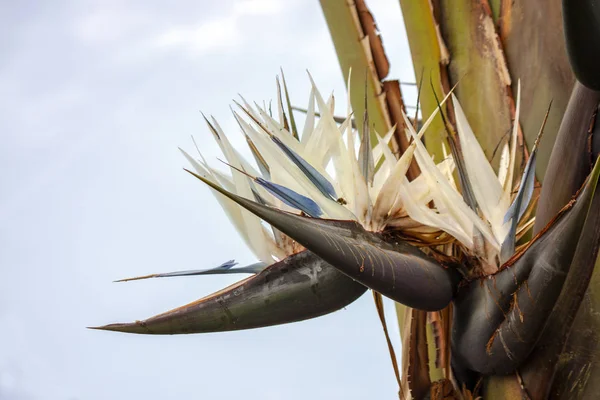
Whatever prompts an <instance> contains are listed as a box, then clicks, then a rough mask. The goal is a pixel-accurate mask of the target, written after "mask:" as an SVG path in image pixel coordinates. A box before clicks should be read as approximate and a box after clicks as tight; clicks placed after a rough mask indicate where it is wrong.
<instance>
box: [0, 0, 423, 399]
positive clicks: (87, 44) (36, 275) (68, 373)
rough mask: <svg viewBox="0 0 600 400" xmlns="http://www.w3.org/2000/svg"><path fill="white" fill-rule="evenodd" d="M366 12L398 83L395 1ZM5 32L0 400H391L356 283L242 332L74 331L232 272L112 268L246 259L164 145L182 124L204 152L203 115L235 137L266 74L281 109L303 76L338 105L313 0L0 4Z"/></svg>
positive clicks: (209, 200) (367, 300)
mask: <svg viewBox="0 0 600 400" xmlns="http://www.w3.org/2000/svg"><path fill="white" fill-rule="evenodd" d="M368 4H369V5H370V6H371V8H372V10H373V11H374V14H375V16H376V18H377V22H378V23H379V27H380V29H381V31H382V33H383V35H384V45H386V50H387V52H388V55H389V56H390V58H391V62H392V73H391V75H392V76H393V77H395V78H401V79H403V80H406V81H412V80H413V77H412V67H411V65H410V57H409V53H408V49H407V45H406V42H405V34H404V27H403V25H402V21H401V16H400V8H399V3H398V1H397V0H369V2H368ZM0 38H1V39H0V90H1V93H2V95H1V96H0V109H1V110H2V112H0V134H1V135H2V136H1V137H2V145H1V146H0V272H1V278H0V326H1V327H2V330H1V331H0V343H1V345H0V399H1V400H19V399H22V400H25V399H26V400H32V399H34V400H37V399H43V400H46V399H49V400H74V399H79V400H87V399H89V400H105V399H138V398H140V399H141V398H144V399H169V398H177V399H235V398H239V397H242V396H243V397H244V398H248V399H307V398H310V399H321V398H323V399H325V398H327V399H367V398H377V399H394V398H397V397H396V392H397V385H396V382H395V379H394V376H393V370H392V367H391V363H390V361H389V355H388V352H387V347H386V344H385V340H384V336H383V333H382V330H381V326H380V324H379V321H378V318H377V314H376V312H375V308H374V305H373V301H372V297H371V295H370V294H367V295H365V296H363V297H362V298H361V299H359V300H358V301H357V302H355V303H354V304H352V305H350V306H349V307H348V308H347V309H346V310H342V311H339V312H337V313H334V314H332V315H329V316H325V317H322V318H318V319H315V320H310V321H306V322H301V323H296V324H291V325H285V326H280V327H272V328H266V329H257V330H251V331H241V332H233V333H222V334H206V335H188V336H162V337H151V336H139V335H124V334H117V333H110V332H99V331H90V330H86V329H85V328H84V327H85V326H88V325H98V324H104V323H110V322H117V321H129V320H135V319H140V318H144V317H148V316H150V315H154V314H156V313H158V312H162V311H164V310H167V309H170V308H173V307H175V306H178V305H182V304H185V303H187V302H190V301H192V300H195V299H197V298H200V297H202V296H204V295H206V294H209V293H211V292H213V291H215V290H217V289H220V288H222V287H224V286H225V285H227V284H230V283H232V282H233V281H236V280H238V279H240V277H239V276H238V277H236V276H223V277H190V278H175V279H165V280H150V281H143V282H132V283H128V284H116V283H112V281H113V280H114V279H118V278H123V277H127V276H134V275H139V274H146V273H151V272H163V271H171V270H180V269H190V268H205V267H211V266H215V265H218V264H220V263H222V262H223V261H226V260H228V259H232V258H235V259H236V260H238V261H239V262H240V263H242V264H243V263H250V262H253V261H255V259H254V257H253V256H252V254H251V253H250V252H249V250H248V249H246V248H245V247H244V245H243V242H242V240H241V239H239V238H238V236H237V234H236V232H235V231H234V230H233V228H232V227H231V226H230V224H229V222H228V220H227V218H226V217H225V215H224V214H223V212H222V211H221V210H220V208H219V207H218V204H217V203H216V201H215V200H214V198H213V196H212V195H211V193H210V192H209V190H208V189H207V188H206V187H203V186H202V185H201V184H200V183H199V182H198V181H196V180H194V179H192V178H191V177H190V176H189V175H188V174H186V173H184V172H183V170H182V167H183V166H185V165H186V163H185V160H184V159H183V157H181V155H180V153H179V152H178V150H177V147H178V146H181V147H183V148H187V149H192V148H193V147H192V143H191V140H190V135H194V136H195V137H196V139H197V141H198V143H199V146H200V147H201V148H202V150H203V152H204V154H205V155H206V156H207V158H208V159H209V160H215V157H217V156H218V152H217V146H216V145H215V144H214V143H213V142H212V137H211V135H210V133H209V132H208V130H207V129H206V127H205V126H204V125H203V122H202V118H201V115H200V113H199V112H198V111H199V110H202V111H203V112H205V113H207V114H213V115H215V117H217V119H219V121H220V122H221V125H222V126H223V128H224V129H225V130H226V131H227V132H231V136H232V137H234V138H235V137H236V135H237V134H238V132H237V126H236V125H235V123H234V121H233V119H232V118H231V117H230V115H229V105H230V104H231V99H233V98H235V97H236V96H237V93H241V94H243V95H244V97H245V98H247V99H248V100H256V101H262V100H267V101H268V100H269V99H271V98H273V97H274V93H275V79H274V77H275V75H276V74H277V73H278V71H279V67H280V66H281V67H283V68H284V71H285V72H286V78H287V80H288V85H289V89H290V91H291V95H292V99H293V101H294V102H295V103H297V104H299V105H304V104H305V102H306V99H307V97H308V93H309V82H308V79H307V77H306V72H305V70H306V69H309V70H310V71H311V73H312V74H313V76H314V78H315V81H316V82H317V84H318V86H319V87H320V88H321V90H322V91H323V92H325V93H329V92H330V91H332V90H333V91H334V92H335V93H336V94H337V97H336V98H337V100H338V101H337V106H338V109H339V110H340V111H342V110H345V107H346V106H345V90H344V86H343V81H342V76H341V71H340V69H339V66H338V63H337V59H336V56H335V52H334V49H333V45H332V43H331V39H330V37H329V32H328V31H327V27H326V24H325V20H324V18H323V16H322V13H321V10H320V7H319V3H318V2H317V1H308V0H285V1H284V0H272V1H263V0H260V1H219V2H217V1H207V0H200V1H197V0H196V1H191V0H185V1H174V2H162V1H118V0H105V1H87V0H80V1H67V0H60V1H32V0H30V1H27V0H24V1H3V2H1V3H0ZM406 97H407V98H408V99H409V103H410V99H413V101H414V93H411V92H410V91H407V92H406ZM234 142H237V143H241V142H242V141H241V140H239V137H238V140H237V141H236V140H235V139H234ZM387 306H388V309H387V311H388V316H389V318H390V319H391V320H390V324H389V325H390V329H391V332H392V335H393V336H394V340H396V350H397V351H398V352H400V348H399V345H398V341H397V326H396V324H395V321H394V319H393V318H394V315H395V314H394V312H393V310H392V307H391V303H387Z"/></svg>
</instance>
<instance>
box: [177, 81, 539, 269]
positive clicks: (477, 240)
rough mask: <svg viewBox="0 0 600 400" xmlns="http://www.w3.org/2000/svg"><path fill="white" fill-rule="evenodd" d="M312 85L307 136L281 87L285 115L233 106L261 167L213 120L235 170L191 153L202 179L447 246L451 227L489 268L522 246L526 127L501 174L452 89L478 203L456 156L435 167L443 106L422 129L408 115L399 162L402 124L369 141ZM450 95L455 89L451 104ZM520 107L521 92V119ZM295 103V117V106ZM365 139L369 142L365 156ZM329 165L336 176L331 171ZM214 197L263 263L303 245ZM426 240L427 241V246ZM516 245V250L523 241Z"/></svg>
mask: <svg viewBox="0 0 600 400" xmlns="http://www.w3.org/2000/svg"><path fill="white" fill-rule="evenodd" d="M311 83H312V91H311V94H310V99H309V104H308V107H307V114H306V118H305V123H304V127H303V129H302V134H301V136H300V137H299V135H298V134H297V133H296V130H295V127H293V128H292V127H291V126H290V123H289V122H288V117H287V116H286V113H285V111H284V106H283V104H282V100H281V92H280V93H279V96H278V102H277V104H278V115H279V120H276V119H274V118H273V117H272V116H271V115H270V114H269V113H268V112H267V111H266V110H265V109H263V108H261V107H260V106H258V105H256V104H255V105H254V106H251V105H250V104H249V103H247V102H246V101H245V100H243V99H242V102H243V105H239V104H238V106H239V107H240V109H241V111H242V114H243V116H242V115H239V114H238V113H237V112H235V111H234V112H233V113H234V116H235V119H236V121H237V122H238V124H239V126H240V129H241V131H242V134H243V135H244V136H245V138H246V140H247V142H248V144H249V146H250V149H251V151H252V154H253V155H254V158H255V161H256V164H257V165H258V168H255V167H253V166H252V164H251V163H250V162H248V161H247V160H245V159H244V158H243V157H242V156H241V155H240V153H239V152H238V151H236V150H235V149H234V148H233V147H232V146H231V143H230V142H229V140H228V139H227V136H226V134H225V132H223V130H222V129H221V127H220V126H219V124H218V123H217V121H216V120H214V119H212V121H210V122H209V121H208V120H206V122H207V123H208V126H209V129H210V130H211V132H212V133H213V135H214V137H215V140H216V141H217V143H218V144H219V146H220V148H221V151H222V152H223V155H224V156H225V158H226V160H227V164H229V166H230V167H231V174H230V175H229V174H226V173H222V172H219V171H218V170H217V169H215V168H213V167H212V166H210V165H209V164H208V163H207V162H206V160H205V159H204V157H202V155H200V158H201V159H200V160H196V159H194V158H193V157H192V156H190V155H189V154H188V153H187V152H185V151H183V150H182V152H183V154H184V155H185V157H186V158H187V159H188V161H189V162H190V163H191V164H192V166H193V167H194V169H195V170H196V172H197V173H198V174H199V175H201V176H203V177H205V178H206V179H208V180H210V181H211V182H213V183H215V184H217V185H219V186H221V187H222V188H224V189H226V190H227V191H229V192H232V193H234V194H236V195H239V196H242V197H245V198H247V199H250V200H253V201H258V202H261V203H263V204H267V205H270V206H273V207H276V208H279V209H282V210H285V211H288V212H293V213H302V214H305V215H308V216H311V217H313V218H327V219H339V220H354V221H357V222H358V223H359V224H361V225H362V226H363V227H364V228H365V229H367V230H370V231H374V232H382V231H396V232H399V233H401V234H402V235H405V236H408V237H411V236H417V237H420V235H427V237H428V238H430V239H431V238H433V239H432V246H435V245H437V244H439V243H440V241H439V240H435V238H439V237H441V236H443V235H444V233H446V234H447V235H445V236H446V237H448V240H446V243H448V241H452V240H456V241H458V242H459V243H460V244H461V245H462V247H463V248H465V249H466V250H467V251H468V252H469V253H470V254H471V255H473V256H476V257H478V258H480V259H481V260H483V264H484V265H487V266H490V265H492V266H494V267H497V266H498V265H499V262H500V253H501V249H502V247H503V243H505V242H507V238H508V237H509V236H510V232H512V234H513V237H512V238H508V242H512V243H514V231H511V223H510V222H508V221H507V217H509V218H508V220H510V215H508V216H507V212H508V211H509V208H510V206H511V190H512V185H511V182H512V179H513V174H514V165H515V158H516V157H515V155H516V135H517V129H518V127H517V125H518V124H517V123H515V128H514V131H513V134H512V138H511V140H510V145H509V144H508V143H507V144H506V145H505V146H504V147H503V149H502V156H501V163H500V171H499V173H498V175H496V173H495V172H494V170H493V168H492V166H491V165H490V163H489V161H488V159H487V158H486V156H485V153H484V152H483V150H482V148H481V146H480V145H479V143H478V141H477V139H476V137H475V135H474V133H473V131H472V129H471V127H470V126H469V123H468V121H467V118H466V116H465V114H464V112H463V110H462V108H461V107H460V104H459V103H458V100H457V99H456V97H454V95H453V94H452V101H453V103H454V116H455V120H456V127H457V134H458V139H459V143H460V149H461V152H460V154H461V156H462V157H463V160H464V168H465V170H464V171H459V173H462V174H464V175H466V176H467V181H466V182H468V184H469V185H470V189H471V190H472V193H473V195H474V198H475V200H476V203H477V206H476V207H473V206H470V205H468V204H467V203H466V202H465V200H463V196H462V194H461V193H460V192H459V190H458V189H457V182H455V180H454V174H453V173H454V170H455V162H454V161H455V160H454V159H453V157H452V156H451V155H446V154H445V158H444V159H443V160H442V161H441V162H439V163H437V164H436V163H435V162H434V160H433V159H432V157H431V155H430V154H429V153H428V152H427V149H426V148H425V146H424V144H423V143H422V142H421V140H420V139H421V138H422V136H423V134H424V133H425V131H426V130H427V129H428V127H429V126H430V124H431V122H432V120H433V119H434V118H435V116H436V115H437V114H438V110H436V111H435V112H434V113H433V114H432V115H431V116H429V118H428V119H427V120H426V121H425V122H424V123H423V125H422V127H421V128H420V130H419V131H418V132H417V131H416V130H415V129H414V128H413V126H412V124H411V122H410V121H409V119H408V117H406V115H404V119H405V124H406V127H407V128H406V134H407V136H408V137H409V138H411V139H412V141H411V144H410V145H409V147H408V149H407V150H406V151H405V152H404V153H403V154H402V156H401V157H400V158H399V159H398V158H397V157H396V156H395V155H394V154H393V153H392V151H391V150H390V148H389V141H390V139H391V138H392V136H393V133H394V131H395V129H391V130H390V131H389V132H387V133H386V134H385V135H384V136H383V137H382V136H380V135H379V133H375V134H374V136H375V137H376V138H377V140H378V142H377V144H376V145H375V146H370V145H369V141H368V140H366V139H367V138H364V139H365V140H361V139H359V137H358V132H357V130H356V129H354V128H353V127H352V123H351V121H352V120H351V119H352V112H351V110H350V108H349V110H348V115H347V117H346V119H345V120H344V121H343V122H342V123H339V124H338V122H336V118H334V116H333V97H331V98H330V99H329V101H328V102H325V100H324V99H323V97H322V96H321V94H320V92H319V91H318V90H317V88H316V86H315V84H314V82H312V78H311ZM278 85H279V84H278ZM286 93H287V91H286ZM448 97H450V95H448V96H446V98H445V99H444V100H443V101H442V103H443V102H445V101H446V100H447V99H448ZM315 103H316V106H317V108H318V114H317V113H316V111H315ZM519 103H520V100H519V95H517V117H516V121H518V113H519V111H518V110H519ZM288 106H289V99H288ZM288 109H289V112H290V113H291V107H288ZM317 115H318V120H317V118H316V117H317ZM338 120H339V119H338ZM315 121H317V122H316V124H315ZM359 142H361V143H360V144H361V146H360V149H359V151H358V152H357V147H358V144H359ZM444 151H446V149H445V147H444ZM413 161H416V163H417V165H418V166H419V168H420V170H421V175H420V176H418V177H417V178H416V179H414V180H412V181H409V180H408V179H407V177H406V173H407V171H408V168H409V166H410V165H411V163H412V162H413ZM330 165H331V166H332V168H329V170H331V171H332V173H329V172H328V166H330ZM369 165H374V166H377V168H376V169H375V171H374V174H373V176H369V174H370V172H369ZM214 193H215V195H216V197H217V199H218V201H219V202H220V204H221V206H222V207H223V209H224V210H225V212H226V213H227V215H228V217H229V219H230V220H231V221H232V223H233V224H234V226H235V227H236V229H237V230H238V232H239V233H240V235H241V236H242V238H243V239H244V241H245V242H246V244H247V245H248V247H249V248H250V249H251V250H252V251H253V252H254V254H255V255H256V256H257V257H258V258H259V259H260V260H261V261H262V262H263V263H264V265H269V264H272V263H273V261H274V260H281V259H283V258H284V257H285V256H287V255H290V254H293V253H295V252H298V251H299V250H300V249H301V246H299V245H298V244H296V243H295V242H294V241H292V240H290V239H289V238H287V237H286V236H284V235H283V234H281V233H280V232H278V231H277V230H276V229H273V230H272V231H269V230H268V229H267V228H266V227H265V225H264V224H263V223H262V222H261V220H260V219H259V218H258V217H257V216H255V215H253V214H251V213H250V212H248V211H247V210H245V209H243V208H242V207H240V206H239V205H237V204H235V203H234V202H233V201H231V200H229V199H228V198H226V197H224V196H223V195H221V194H219V193H217V192H214ZM526 197H527V198H526V199H525V200H524V203H523V202H522V203H521V206H520V208H519V209H520V213H519V218H520V217H521V216H522V212H521V210H522V211H524V208H526V206H527V205H528V203H529V200H530V198H531V193H529V194H528V195H527V196H526ZM523 205H524V206H523ZM513 208H514V207H513ZM513 214H514V212H513ZM448 235H449V236H448ZM423 245H424V246H427V243H424V244H423ZM512 248H513V251H514V244H513V247H512Z"/></svg>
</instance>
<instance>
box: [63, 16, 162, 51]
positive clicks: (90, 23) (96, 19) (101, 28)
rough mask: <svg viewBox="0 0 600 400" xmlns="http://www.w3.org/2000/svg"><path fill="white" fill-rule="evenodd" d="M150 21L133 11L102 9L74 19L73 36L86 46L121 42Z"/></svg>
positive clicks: (147, 17)
mask: <svg viewBox="0 0 600 400" xmlns="http://www.w3.org/2000/svg"><path fill="white" fill-rule="evenodd" d="M150 21H151V19H150V18H149V16H148V15H147V14H145V13H144V12H141V11H140V10H135V9H126V8H102V9H96V10H94V11H92V12H88V13H87V14H85V15H84V16H82V17H80V18H77V19H75V21H74V24H73V30H74V34H75V36H76V37H77V39H79V40H81V41H82V42H84V43H86V44H92V45H93V44H109V43H114V42H116V41H118V40H123V39H124V38H126V37H127V36H128V35H130V34H131V33H132V32H134V31H135V30H137V29H139V28H141V27H143V26H144V25H147V24H148V23H149V22H150Z"/></svg>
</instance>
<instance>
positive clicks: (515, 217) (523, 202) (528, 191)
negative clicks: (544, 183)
mask: <svg viewBox="0 0 600 400" xmlns="http://www.w3.org/2000/svg"><path fill="white" fill-rule="evenodd" d="M536 154H537V148H535V149H534V150H533V151H532V152H531V157H529V160H528V161H527V165H526V166H525V171H523V176H522V177H521V184H520V185H519V191H518V192H517V196H516V197H515V200H514V201H513V203H512V204H511V205H510V207H509V208H508V211H507V212H506V214H505V215H504V223H506V222H508V221H511V223H510V229H509V231H508V235H507V236H506V239H504V242H503V243H502V248H501V250H500V260H501V261H502V262H504V261H506V260H508V259H509V258H510V257H511V256H512V255H513V254H514V252H515V237H516V235H517V224H518V223H519V221H520V220H521V218H522V217H523V214H524V213H525V211H526V210H527V207H528V206H529V203H530V202H531V198H532V196H533V186H534V183H535V161H536ZM517 210H519V211H518V212H517Z"/></svg>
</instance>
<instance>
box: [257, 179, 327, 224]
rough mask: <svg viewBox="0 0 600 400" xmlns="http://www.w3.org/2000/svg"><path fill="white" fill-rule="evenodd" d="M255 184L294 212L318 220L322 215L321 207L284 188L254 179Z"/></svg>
mask: <svg viewBox="0 0 600 400" xmlns="http://www.w3.org/2000/svg"><path fill="white" fill-rule="evenodd" d="M256 183H258V184H259V185H261V186H262V187H264V188H265V189H266V190H268V191H269V192H270V193H271V194H272V195H273V196H275V197H277V198H278V199H279V200H281V201H283V202H284V203H285V204H287V205H288V206H290V207H292V208H295V209H296V210H300V211H302V212H304V213H305V214H307V215H309V216H311V217H313V218H319V217H320V216H321V215H322V214H323V211H321V207H319V205H318V204H317V203H315V202H314V201H313V200H312V199H309V198H308V197H306V196H303V195H301V194H299V193H296V192H294V191H293V190H291V189H288V188H286V187H285V186H282V185H278V184H276V183H273V182H269V181H267V180H264V179H262V178H256Z"/></svg>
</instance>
